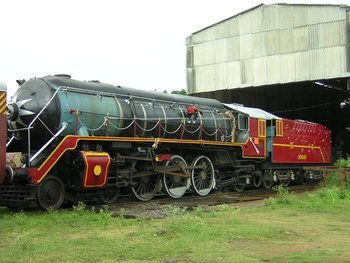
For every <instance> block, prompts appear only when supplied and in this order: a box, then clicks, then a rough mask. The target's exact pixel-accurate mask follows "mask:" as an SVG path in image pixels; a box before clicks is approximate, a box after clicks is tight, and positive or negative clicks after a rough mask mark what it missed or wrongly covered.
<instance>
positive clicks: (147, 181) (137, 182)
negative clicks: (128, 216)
mask: <svg viewBox="0 0 350 263" xmlns="http://www.w3.org/2000/svg"><path fill="white" fill-rule="evenodd" d="M132 183H133V186H132V187H131V191H132V194H133V195H134V197H135V198H136V199H138V200H140V201H149V200H151V199H152V198H153V197H154V196H155V195H156V193H157V192H158V190H159V188H160V187H159V186H160V176H159V174H157V175H151V176H142V177H137V178H133V179H132Z"/></svg>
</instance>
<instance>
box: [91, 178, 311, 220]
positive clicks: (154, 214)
mask: <svg viewBox="0 0 350 263" xmlns="http://www.w3.org/2000/svg"><path fill="white" fill-rule="evenodd" d="M315 187H316V185H315V184H311V185H293V186H289V189H290V191H291V192H294V193H296V194H300V195H301V194H303V193H305V192H308V191H309V192H310V191H313V190H314V189H315ZM276 196H277V192H276V191H274V190H272V189H252V190H247V191H243V192H221V191H216V192H213V193H212V194H210V195H207V196H204V197H203V196H198V195H194V194H187V195H185V196H183V197H182V198H180V199H173V198H170V197H165V196H164V195H159V196H156V197H155V198H154V199H153V200H152V201H149V202H140V201H133V200H132V199H131V197H129V196H121V197H120V199H119V201H118V202H117V203H114V204H111V205H109V206H108V209H109V212H111V213H112V214H113V216H116V217H117V216H123V217H125V218H147V219H151V218H165V217H168V216H169V215H170V214H173V213H174V212H173V211H175V210H178V211H179V209H175V208H180V211H184V210H187V211H193V210H194V209H196V207H201V208H202V209H203V210H209V209H211V208H212V207H214V206H217V205H222V204H226V205H229V206H234V207H237V208H243V207H253V206H259V205H263V204H264V200H265V199H267V198H269V197H276ZM94 207H95V208H97V210H99V209H101V208H103V207H105V206H100V205H97V206H96V205H95V206H94Z"/></svg>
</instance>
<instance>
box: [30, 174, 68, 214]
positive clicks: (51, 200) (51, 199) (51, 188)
mask: <svg viewBox="0 0 350 263" xmlns="http://www.w3.org/2000/svg"><path fill="white" fill-rule="evenodd" d="M64 197H65V191H64V186H63V184H62V182H61V180H60V179H58V178H57V177H55V176H52V175H48V176H46V178H45V179H44V180H43V181H42V182H41V183H40V185H39V189H38V193H37V203H38V206H39V207H40V208H41V209H43V210H48V209H53V210H56V209H58V208H59V207H60V206H61V205H62V203H63V201H64Z"/></svg>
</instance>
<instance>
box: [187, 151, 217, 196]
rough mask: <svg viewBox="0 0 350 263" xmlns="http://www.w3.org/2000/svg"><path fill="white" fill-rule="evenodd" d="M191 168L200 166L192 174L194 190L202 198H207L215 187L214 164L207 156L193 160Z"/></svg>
mask: <svg viewBox="0 0 350 263" xmlns="http://www.w3.org/2000/svg"><path fill="white" fill-rule="evenodd" d="M191 166H200V167H199V168H195V169H192V172H191V184H192V187H193V190H194V191H195V192H196V193H197V194H198V195H200V196H206V195H207V194H209V193H210V191H211V189H213V188H214V186H215V172H214V166H213V163H212V162H211V161H210V159H209V158H208V157H207V156H204V155H201V156H198V157H196V158H195V159H194V160H193V162H192V165H191Z"/></svg>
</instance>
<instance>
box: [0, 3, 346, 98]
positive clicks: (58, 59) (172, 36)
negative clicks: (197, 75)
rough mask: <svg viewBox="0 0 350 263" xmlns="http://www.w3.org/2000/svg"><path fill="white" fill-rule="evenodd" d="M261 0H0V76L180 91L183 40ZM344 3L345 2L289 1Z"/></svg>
mask: <svg viewBox="0 0 350 263" xmlns="http://www.w3.org/2000/svg"><path fill="white" fill-rule="evenodd" d="M261 3H264V4H273V3H278V0H277V1H269V0H265V1H263V2H262V1H261V0H257V1H256V0H244V1H237V0H210V1H209V0H177V1H174V0H173V1H170V0H127V1H125V0H99V1H97V0H93V1H91V0H59V1H57V0H30V1H28V0H11V1H8V0H0V10H1V14H0V29H1V31H0V81H3V82H5V83H6V84H7V87H8V95H9V96H11V95H12V94H13V93H14V92H15V90H16V89H17V88H18V84H17V83H16V80H17V79H26V80H28V79H30V78H32V77H43V76H46V75H54V74H69V75H71V76H72V78H73V79H78V80H85V81H87V80H99V81H101V82H103V83H109V84H114V85H121V86H126V87H132V88H136V89H142V90H153V91H154V90H156V91H160V92H163V91H164V90H167V91H168V92H171V91H173V90H181V89H186V88H187V84H186V42H185V41H186V38H187V37H188V36H190V35H191V34H192V33H194V32H196V31H198V30H200V29H202V28H205V27H207V26H210V25H212V24H214V23H217V22H219V21H222V20H224V19H226V18H229V17H231V16H234V15H236V14H238V13H240V12H243V11H245V10H247V9H250V8H252V7H255V6H257V5H259V4H261ZM287 3H290V4H292V3H309V4H347V5H350V0H328V1H323V0H318V1H312V0H309V1H307V0H304V1H294V0H289V1H288V2H287Z"/></svg>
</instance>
